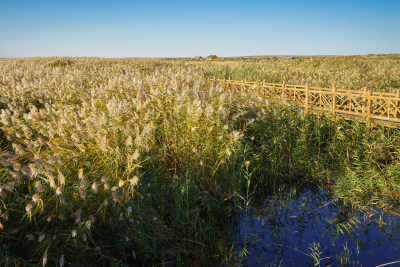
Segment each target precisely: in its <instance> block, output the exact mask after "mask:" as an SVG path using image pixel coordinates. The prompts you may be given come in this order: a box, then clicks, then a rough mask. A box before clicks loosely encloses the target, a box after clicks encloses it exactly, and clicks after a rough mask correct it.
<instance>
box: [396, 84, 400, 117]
mask: <svg viewBox="0 0 400 267" xmlns="http://www.w3.org/2000/svg"><path fill="white" fill-rule="evenodd" d="M396 108H397V109H396V119H398V118H399V114H400V112H399V110H398V109H399V108H400V89H397V102H396Z"/></svg>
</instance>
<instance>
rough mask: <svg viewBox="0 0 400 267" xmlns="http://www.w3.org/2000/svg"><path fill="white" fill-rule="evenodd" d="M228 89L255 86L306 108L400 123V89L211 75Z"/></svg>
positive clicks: (391, 124) (337, 115)
mask: <svg viewBox="0 0 400 267" xmlns="http://www.w3.org/2000/svg"><path fill="white" fill-rule="evenodd" d="M209 82H214V83H217V84H220V85H222V86H224V87H225V88H226V89H228V90H235V89H245V88H254V89H258V90H257V93H259V94H261V95H262V96H264V97H267V98H268V97H272V96H281V97H283V98H285V99H286V100H287V101H288V102H290V103H292V104H293V105H296V106H300V107H301V108H304V109H306V110H315V111H320V112H325V113H331V114H332V115H333V116H334V118H336V117H344V118H346V119H352V120H360V121H365V122H367V123H368V124H371V123H376V124H380V125H388V126H395V127H400V89H398V90H397V93H383V92H373V91H372V90H368V89H367V88H364V90H362V91H356V90H347V89H338V88H336V87H335V86H334V85H333V86H332V88H322V87H312V86H310V85H309V84H308V83H307V84H306V85H292V84H286V83H285V82H283V83H266V82H265V81H263V82H248V81H246V80H242V81H235V80H230V79H229V80H225V79H215V78H214V79H209Z"/></svg>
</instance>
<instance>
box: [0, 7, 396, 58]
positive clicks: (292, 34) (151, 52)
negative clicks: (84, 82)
mask: <svg viewBox="0 0 400 267" xmlns="http://www.w3.org/2000/svg"><path fill="white" fill-rule="evenodd" d="M399 14H400V0H374V1H373V0H347V1H346V0H303V1H297V0H264V1H251V0H247V1H236V0H230V1H225V0H222V1H218V0H214V1H209V0H203V1H195V2H192V1H188V0H187V1H177V0H175V1H168V0H164V1H161V0H142V1H135V0H132V1H125V0H124V1H122V0H113V1H111V0H110V1H102V0H97V1H84V0H80V1H75V0H64V1H61V0H52V1H41V0H30V1H26V0H24V1H22V0H0V57H28V56H29V57H32V56H98V57H191V56H195V55H202V56H208V55H210V54H216V55H219V56H245V55H317V54H319V55H322V54H324V55H349V54H368V53H400V15H399Z"/></svg>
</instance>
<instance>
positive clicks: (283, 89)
mask: <svg viewBox="0 0 400 267" xmlns="http://www.w3.org/2000/svg"><path fill="white" fill-rule="evenodd" d="M285 88H286V82H285V81H283V83H282V98H283V97H285Z"/></svg>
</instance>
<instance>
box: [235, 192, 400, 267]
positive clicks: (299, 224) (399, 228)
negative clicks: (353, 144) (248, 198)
mask: <svg viewBox="0 0 400 267" xmlns="http://www.w3.org/2000/svg"><path fill="white" fill-rule="evenodd" d="M234 243H235V249H236V251H237V254H238V255H239V259H241V260H242V262H241V264H243V265H245V266H378V265H381V264H385V263H393V262H396V261H399V262H398V263H393V264H390V265H386V266H400V218H399V216H397V215H393V214H391V213H387V212H382V211H380V210H379V209H376V208H370V209H369V210H364V211H361V210H357V209H355V208H352V207H351V206H350V205H346V204H345V203H343V202H342V201H340V200H335V199H334V198H333V197H332V196H331V195H330V194H329V193H328V192H327V191H326V190H324V189H322V190H320V189H319V190H308V191H305V192H301V193H300V192H295V191H293V190H292V191H290V192H284V191H282V192H281V193H279V194H276V195H275V196H273V197H269V198H267V199H265V201H264V202H263V204H262V205H260V206H257V207H251V208H249V209H248V211H247V213H246V212H244V213H243V215H242V216H241V220H240V223H239V225H238V228H237V235H236V237H235V241H234ZM318 264H320V265H318Z"/></svg>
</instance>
